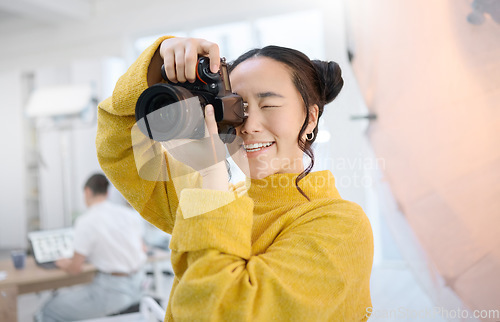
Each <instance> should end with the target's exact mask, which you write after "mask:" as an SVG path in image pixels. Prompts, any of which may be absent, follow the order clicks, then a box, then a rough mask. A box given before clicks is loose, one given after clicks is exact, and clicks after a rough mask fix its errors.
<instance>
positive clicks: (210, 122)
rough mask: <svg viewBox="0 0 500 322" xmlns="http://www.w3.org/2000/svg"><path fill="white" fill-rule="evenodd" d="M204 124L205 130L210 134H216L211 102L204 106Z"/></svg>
mask: <svg viewBox="0 0 500 322" xmlns="http://www.w3.org/2000/svg"><path fill="white" fill-rule="evenodd" d="M205 124H206V125H207V132H208V134H209V135H210V136H213V135H216V134H218V132H217V122H215V113H214V107H213V106H212V105H211V104H208V105H207V106H205Z"/></svg>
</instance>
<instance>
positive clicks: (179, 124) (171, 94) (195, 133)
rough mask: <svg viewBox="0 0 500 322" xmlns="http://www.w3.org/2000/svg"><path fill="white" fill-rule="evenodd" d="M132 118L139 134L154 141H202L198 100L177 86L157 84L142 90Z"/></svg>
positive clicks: (202, 133) (202, 128)
mask: <svg viewBox="0 0 500 322" xmlns="http://www.w3.org/2000/svg"><path fill="white" fill-rule="evenodd" d="M135 117H136V121H137V124H138V126H139V129H140V130H141V132H142V133H143V134H145V135H147V136H148V137H149V138H151V139H153V140H155V141H168V140H171V139H180V138H201V137H203V135H204V133H205V132H204V129H205V128H204V119H203V113H202V110H201V105H200V100H199V98H198V97H197V96H195V95H193V94H191V92H189V91H188V90H187V89H185V88H182V87H179V86H172V85H168V84H156V85H153V86H151V87H150V88H148V89H147V90H145V91H144V92H143V93H142V94H141V96H140V97H139V99H138V100H137V104H136V111H135Z"/></svg>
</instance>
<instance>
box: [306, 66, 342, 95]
mask: <svg viewBox="0 0 500 322" xmlns="http://www.w3.org/2000/svg"><path fill="white" fill-rule="evenodd" d="M312 62H313V64H314V67H315V68H316V72H317V74H318V76H319V82H320V84H319V90H320V91H319V92H320V95H322V99H323V101H324V103H325V104H328V103H330V102H331V101H333V100H334V99H335V97H337V95H338V94H339V93H340V90H341V89H342V86H344V80H343V79H342V70H341V69H340V66H339V64H337V63H336V62H334V61H329V62H326V61H322V60H313V61H312Z"/></svg>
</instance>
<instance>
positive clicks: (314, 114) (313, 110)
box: [304, 104, 319, 134]
mask: <svg viewBox="0 0 500 322" xmlns="http://www.w3.org/2000/svg"><path fill="white" fill-rule="evenodd" d="M318 115H319V107H318V105H317V104H314V105H311V106H310V107H309V122H308V123H307V127H306V130H305V131H304V133H305V134H308V133H311V132H312V131H313V130H314V128H315V127H316V125H317V124H318Z"/></svg>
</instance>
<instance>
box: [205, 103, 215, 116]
mask: <svg viewBox="0 0 500 322" xmlns="http://www.w3.org/2000/svg"><path fill="white" fill-rule="evenodd" d="M205 114H206V115H212V114H214V108H213V107H212V105H207V106H206V107H205Z"/></svg>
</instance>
